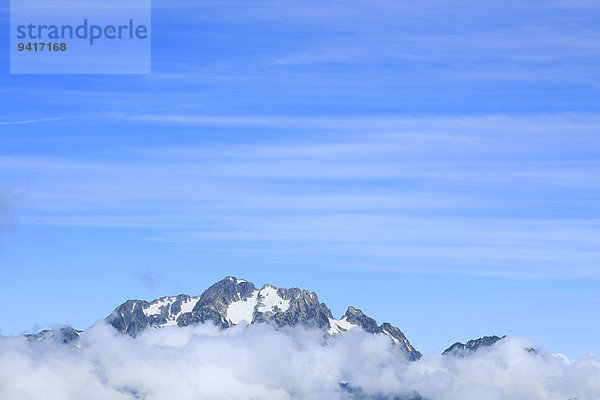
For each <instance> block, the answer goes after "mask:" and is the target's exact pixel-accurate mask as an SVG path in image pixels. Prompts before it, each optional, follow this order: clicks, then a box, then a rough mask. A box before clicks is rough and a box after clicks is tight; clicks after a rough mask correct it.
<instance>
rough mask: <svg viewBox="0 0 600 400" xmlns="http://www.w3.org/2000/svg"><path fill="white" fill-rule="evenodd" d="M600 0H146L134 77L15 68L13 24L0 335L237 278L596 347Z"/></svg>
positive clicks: (428, 320)
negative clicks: (146, 34) (147, 66)
mask: <svg viewBox="0 0 600 400" xmlns="http://www.w3.org/2000/svg"><path fill="white" fill-rule="evenodd" d="M2 10H3V11H2V13H3V17H4V19H3V20H4V21H5V22H6V24H7V23H8V8H7V5H4V6H3V8H2ZM599 11H600V10H599V7H598V4H597V3H595V2H588V1H569V2H566V1H565V2H560V1H556V2H528V3H527V4H521V3H520V2H510V1H509V2H506V1H503V2H495V1H483V2H481V1H480V2H469V1H467V2H436V1H430V2H420V3H419V4H413V3H410V2H392V1H375V2H373V1H368V2H367V1H354V2H347V1H344V2H342V1H327V2H325V1H303V2H283V1H272V2H254V1H251V2H249V1H214V2H213V1H201V2H197V1H194V2H192V1H178V2H177V3H176V4H173V3H172V2H163V1H154V2H153V25H152V41H153V43H152V74H150V75H137V76H136V75H107V76H102V75H9V74H8V51H7V47H8V46H7V44H5V45H4V46H5V48H4V50H5V51H3V52H2V55H1V57H2V58H3V60H2V61H3V65H5V72H4V74H2V76H1V77H0V91H1V93H2V94H1V96H0V101H1V111H0V117H1V118H0V221H1V223H2V230H1V232H0V271H1V272H2V280H0V305H1V306H2V309H3V313H4V317H3V321H2V323H1V324H0V334H4V335H8V334H18V333H22V332H29V331H31V330H34V329H38V328H42V327H48V326H51V325H52V324H54V323H69V324H72V325H74V326H75V327H77V328H80V329H81V328H86V327H88V326H90V325H91V324H92V323H93V322H95V321H96V320H97V319H99V318H102V317H104V316H106V315H107V314H109V313H110V311H112V309H113V308H114V307H116V306H117V305H119V304H120V303H122V302H123V301H124V300H126V299H128V298H142V299H147V300H150V299H153V298H156V297H159V296H163V295H175V294H179V293H188V294H199V293H200V292H202V291H203V290H204V289H205V288H206V287H207V286H208V285H210V284H211V283H213V282H215V281H217V280H219V279H221V278H222V277H224V276H225V275H235V276H238V277H241V278H242V277H243V278H245V279H248V280H250V281H253V282H254V283H255V284H257V285H259V286H260V285H262V284H264V283H266V282H270V283H272V284H275V285H277V286H282V287H289V286H299V287H302V288H307V289H310V290H313V291H316V292H317V293H318V294H319V296H320V299H321V300H322V301H324V302H326V303H327V304H328V305H329V306H330V307H331V308H332V311H333V312H334V314H335V315H336V316H338V317H339V316H340V315H341V314H342V313H343V312H344V311H345V309H346V307H347V306H348V305H355V306H357V307H359V308H361V309H363V311H365V312H366V313H367V314H368V315H371V316H373V317H374V318H376V319H377V320H378V321H379V322H380V323H381V322H383V321H389V322H391V323H393V324H394V325H397V326H398V327H400V329H402V330H403V331H404V332H405V334H406V335H407V337H408V338H409V339H410V340H411V342H412V343H413V344H414V345H415V347H417V348H418V349H419V350H421V351H424V352H427V351H430V350H434V351H441V350H443V349H444V348H446V347H447V346H448V345H450V344H452V343H453V342H455V341H459V340H460V341H466V340H468V339H470V338H474V337H479V336H482V335H485V334H514V335H522V336H527V337H529V338H531V339H533V340H535V341H536V342H537V343H539V344H540V345H543V346H545V347H547V348H550V349H552V350H554V351H559V352H562V353H565V354H567V355H568V356H569V357H579V356H582V355H584V354H585V353H586V352H588V351H592V352H595V353H596V354H597V353H598V352H600V348H599V347H598V342H597V338H598V337H599V336H600V324H599V323H598V311H597V310H598V309H599V307H600V290H599V289H600V268H599V267H600V255H599V254H600V253H599V251H598V250H599V248H600V207H599V206H598V204H599V203H598V201H599V200H600V199H599V198H600V179H599V177H600V163H599V161H598V160H599V158H598V157H599V156H600V136H599V133H600V129H599V128H600V114H598V112H597V110H598V107H599V106H600V93H599V83H600V82H599V80H598V70H599V67H600V50H599V49H600V47H599V45H600V21H599V20H598V18H597V16H598V15H599V13H598V12H599Z"/></svg>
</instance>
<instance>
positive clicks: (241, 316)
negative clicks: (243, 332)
mask: <svg viewBox="0 0 600 400" xmlns="http://www.w3.org/2000/svg"><path fill="white" fill-rule="evenodd" d="M258 293H259V291H258V290H255V291H254V292H252V296H250V297H248V298H247V299H246V300H240V301H236V302H233V303H231V304H230V305H229V307H227V313H226V316H225V318H226V319H227V321H229V323H231V324H233V325H237V324H239V323H240V322H242V321H246V323H248V324H249V323H251V322H252V320H253V316H254V309H255V308H256V305H257V304H258Z"/></svg>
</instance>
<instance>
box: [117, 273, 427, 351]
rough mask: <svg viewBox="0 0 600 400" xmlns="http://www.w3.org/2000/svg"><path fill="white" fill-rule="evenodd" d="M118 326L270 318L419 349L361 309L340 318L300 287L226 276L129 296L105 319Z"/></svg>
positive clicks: (137, 328)
mask: <svg viewBox="0 0 600 400" xmlns="http://www.w3.org/2000/svg"><path fill="white" fill-rule="evenodd" d="M107 319H108V322H109V323H110V324H112V325H113V326H114V327H115V328H116V329H117V330H119V331H121V332H124V333H127V334H129V335H131V336H134V337H135V336H136V335H137V334H139V333H140V332H141V331H142V330H144V329H148V328H154V329H159V328H162V327H164V326H169V325H178V326H187V325H192V324H197V323H203V322H211V323H214V324H216V325H217V326H219V327H221V328H223V329H225V328H229V327H232V326H235V325H238V324H254V323H269V324H272V325H273V326H275V327H276V328H279V327H283V326H295V325H302V326H306V327H313V328H319V329H323V330H324V332H326V334H327V335H328V336H330V337H334V336H337V335H339V334H342V333H344V332H346V331H348V330H350V329H355V328H359V329H363V330H364V331H366V332H369V333H373V334H385V335H387V336H389V337H390V338H391V340H392V341H393V342H394V343H395V344H397V345H400V346H402V348H403V349H404V350H405V351H406V352H407V353H408V357H409V358H410V359H417V358H419V357H420V355H421V354H420V353H419V352H418V351H416V350H415V349H414V348H413V347H412V346H411V345H410V343H409V342H408V340H407V339H406V337H405V336H404V334H403V333H402V331H400V330H399V329H398V328H396V327H394V326H392V325H390V324H387V323H386V324H384V325H381V326H379V325H378V324H377V322H376V321H375V320H374V319H373V318H370V317H368V316H366V315H365V314H364V313H363V312H362V311H361V310H360V309H357V308H355V307H352V306H350V307H348V310H347V311H346V314H344V316H343V317H342V318H341V319H339V320H337V319H335V318H334V317H333V315H332V313H331V310H329V308H328V307H327V305H326V304H325V303H321V302H319V297H318V296H317V294H316V293H314V292H310V291H308V290H301V289H299V288H289V289H285V288H278V287H276V286H274V285H271V284H265V285H264V286H262V287H261V288H260V290H259V289H257V288H256V286H254V284H252V283H251V282H249V281H246V280H244V279H237V278H235V277H233V276H227V277H225V278H224V279H222V280H220V281H219V282H217V283H215V284H213V285H212V286H210V287H209V288H208V289H206V291H204V293H202V294H201V295H200V296H188V295H179V296H176V297H161V298H160V299H157V300H153V301H151V302H147V301H143V300H128V301H126V302H125V303H123V304H122V305H120V306H119V307H117V309H116V310H115V311H114V312H113V313H112V314H111V315H110V316H109V317H108V318H107Z"/></svg>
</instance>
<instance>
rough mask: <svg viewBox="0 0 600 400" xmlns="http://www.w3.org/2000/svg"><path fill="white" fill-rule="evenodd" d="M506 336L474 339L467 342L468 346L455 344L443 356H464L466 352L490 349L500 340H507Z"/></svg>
mask: <svg viewBox="0 0 600 400" xmlns="http://www.w3.org/2000/svg"><path fill="white" fill-rule="evenodd" d="M505 337H506V336H502V337H498V336H484V337H481V338H479V339H472V340H469V341H468V342H467V344H463V343H460V342H456V343H454V344H453V345H452V346H450V347H448V348H447V349H446V350H444V352H443V353H442V354H455V355H458V354H464V352H465V351H477V349H479V348H480V347H489V346H492V345H493V344H494V343H496V342H497V341H498V340H501V339H503V338H505Z"/></svg>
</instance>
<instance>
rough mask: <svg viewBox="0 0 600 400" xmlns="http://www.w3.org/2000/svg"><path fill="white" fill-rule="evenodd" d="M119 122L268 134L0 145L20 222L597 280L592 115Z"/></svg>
mask: <svg viewBox="0 0 600 400" xmlns="http://www.w3.org/2000/svg"><path fill="white" fill-rule="evenodd" d="M116 118H133V119H135V120H136V121H138V122H143V123H144V124H147V125H148V126H156V124H159V125H162V124H167V125H169V124H170V125H173V124H181V125H184V126H188V125H189V126H193V127H198V126H203V127H205V128H209V129H221V128H222V127H227V128H234V129H238V128H239V129H250V128H251V129H259V130H260V129H263V130H270V129H272V128H277V129H278V131H279V133H278V134H277V135H274V136H272V135H271V136H267V137H266V139H258V140H257V139H253V140H245V141H236V142H235V143H230V142H229V141H228V140H227V136H226V135H225V136H221V137H220V139H218V140H212V141H210V142H202V143H201V144H196V145H188V146H186V147H181V146H165V145H162V146H152V145H148V146H135V147H130V146H123V147H120V148H111V152H110V157H106V156H98V157H94V158H93V159H92V158H81V157H77V156H76V155H73V156H63V157H58V156H54V157H43V156H35V155H28V156H24V155H5V156H2V157H0V176H4V177H9V176H10V177H11V178H10V179H12V180H14V183H17V182H19V181H20V182H30V183H29V186H30V187H29V192H30V196H29V198H30V204H29V206H28V210H27V212H26V213H25V215H24V216H23V221H25V222H26V223H35V221H42V222H43V223H45V224H50V225H55V226H73V227H75V226H77V227H85V226H95V227H128V228H137V229H145V230H148V235H147V237H148V238H149V239H150V240H158V241H165V242H173V243H177V242H178V243H181V244H186V245H187V244H190V245H191V244H193V243H196V244H198V245H200V244H202V243H204V244H206V243H210V246H211V248H213V249H222V250H223V251H226V249H229V248H245V249H251V248H254V249H255V250H256V249H258V250H260V249H262V250H260V251H270V250H268V249H269V248H271V250H272V251H286V252H289V253H294V252H303V253H306V252H308V253H314V254H329V255H330V256H337V257H352V258H354V260H355V262H354V263H355V264H356V265H359V264H361V263H362V261H361V260H363V261H364V260H367V259H371V260H377V261H376V262H374V265H373V266H371V268H374V269H377V268H378V267H377V264H379V263H380V264H381V265H382V267H381V268H383V269H387V268H388V267H387V265H392V264H396V265H398V266H402V267H396V268H399V269H400V270H401V269H402V268H409V269H410V268H414V267H415V266H420V267H421V268H423V270H427V268H432V267H433V266H435V265H442V264H445V265H446V268H447V269H448V270H452V271H455V272H460V271H462V272H460V273H465V271H469V272H468V273H471V274H496V275H502V276H504V275H507V276H513V277H536V276H537V277H539V276H545V277H555V278H559V277H565V276H568V275H571V276H578V277H589V278H594V279H596V278H598V275H597V272H596V270H597V268H596V265H597V262H598V261H599V260H598V256H597V255H596V254H595V252H594V251H593V249H594V248H595V247H597V246H600V242H598V241H597V240H596V239H594V238H597V237H600V226H599V224H598V220H599V219H598V218H600V216H599V215H597V214H596V213H595V212H594V209H595V208H594V204H595V201H594V199H595V198H597V196H598V195H599V189H600V188H599V184H600V182H599V181H598V179H597V176H598V175H599V174H600V164H599V163H598V162H597V158H596V152H597V151H596V149H597V148H598V145H599V142H598V140H599V139H598V137H597V135H596V134H595V132H596V129H597V128H598V126H600V119H599V118H598V117H597V116H596V115H593V114H590V115H570V114H562V115H532V116H522V117H510V116H475V117H474V116H463V117H460V116H439V117H407V116H384V117H375V116H371V117H339V116H338V117H331V118H328V117H326V116H321V117H296V116H294V117H290V116H283V117H281V116H250V117H239V116H216V117H215V116H207V117H205V116H197V115H193V114H187V115H170V114H167V115H163V114H153V115H150V116H149V115H134V116H130V115H123V116H118V117H116ZM324 131H327V132H329V133H330V134H328V135H322V134H321V133H322V132H324ZM232 134H235V133H232ZM574 137H575V138H576V139H577V140H573V138H574ZM523 192H527V196H522V195H521V194H522V193H523ZM574 264H576V265H577V266H578V267H577V268H574V267H573V265H574ZM467 267H468V268H467ZM434 269H435V268H434Z"/></svg>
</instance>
